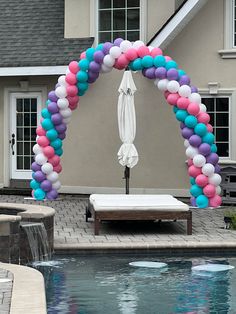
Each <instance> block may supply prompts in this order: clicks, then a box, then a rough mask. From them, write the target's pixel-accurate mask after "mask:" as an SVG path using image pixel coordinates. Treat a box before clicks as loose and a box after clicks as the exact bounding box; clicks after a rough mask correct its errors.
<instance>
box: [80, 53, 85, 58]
mask: <svg viewBox="0 0 236 314" xmlns="http://www.w3.org/2000/svg"><path fill="white" fill-rule="evenodd" d="M85 58H86V51H83V52H82V53H81V54H80V59H85Z"/></svg>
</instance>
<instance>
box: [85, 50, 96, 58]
mask: <svg viewBox="0 0 236 314" xmlns="http://www.w3.org/2000/svg"><path fill="white" fill-rule="evenodd" d="M94 52H95V49H94V48H93V47H91V48H88V49H87V50H86V58H87V59H88V60H89V61H92V60H93V55H94Z"/></svg>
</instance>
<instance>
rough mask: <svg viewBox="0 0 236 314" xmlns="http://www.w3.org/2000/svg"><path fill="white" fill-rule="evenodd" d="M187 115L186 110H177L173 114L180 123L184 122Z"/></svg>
mask: <svg viewBox="0 0 236 314" xmlns="http://www.w3.org/2000/svg"><path fill="white" fill-rule="evenodd" d="M188 115H189V114H188V112H187V110H183V109H179V110H178V111H177V112H176V114H175V116H176V119H177V120H178V121H181V122H184V121H185V119H186V118H187V116H188Z"/></svg>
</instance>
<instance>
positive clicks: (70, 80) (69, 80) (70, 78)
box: [66, 72, 77, 85]
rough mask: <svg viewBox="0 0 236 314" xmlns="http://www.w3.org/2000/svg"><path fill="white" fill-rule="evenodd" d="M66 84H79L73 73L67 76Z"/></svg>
mask: <svg viewBox="0 0 236 314" xmlns="http://www.w3.org/2000/svg"><path fill="white" fill-rule="evenodd" d="M66 82H67V83H68V84H70V85H75V84H76V83H77V78H76V75H75V74H74V73H71V72H70V73H68V74H66Z"/></svg>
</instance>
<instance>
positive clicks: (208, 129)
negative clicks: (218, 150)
mask: <svg viewBox="0 0 236 314" xmlns="http://www.w3.org/2000/svg"><path fill="white" fill-rule="evenodd" d="M207 131H208V132H210V133H213V126H212V125H211V124H209V123H208V124H207Z"/></svg>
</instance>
